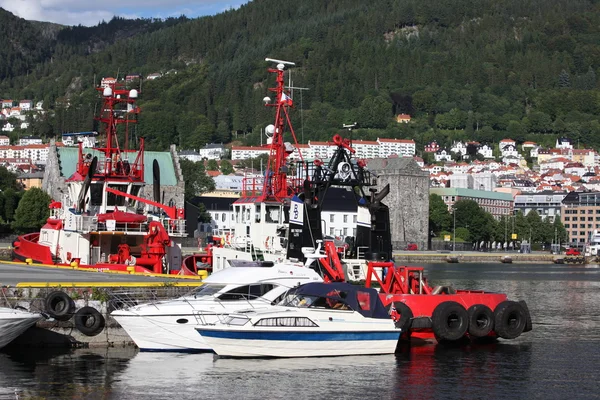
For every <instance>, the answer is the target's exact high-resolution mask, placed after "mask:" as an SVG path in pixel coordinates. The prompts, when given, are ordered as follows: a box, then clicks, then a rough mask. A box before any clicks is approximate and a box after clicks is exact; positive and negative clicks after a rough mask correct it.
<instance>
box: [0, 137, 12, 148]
mask: <svg viewBox="0 0 600 400" xmlns="http://www.w3.org/2000/svg"><path fill="white" fill-rule="evenodd" d="M9 145H10V139H9V137H8V136H0V146H9Z"/></svg>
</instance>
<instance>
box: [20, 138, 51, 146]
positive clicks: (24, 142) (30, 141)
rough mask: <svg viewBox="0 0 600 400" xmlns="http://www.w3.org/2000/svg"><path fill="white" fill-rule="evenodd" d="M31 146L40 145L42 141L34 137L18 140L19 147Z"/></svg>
mask: <svg viewBox="0 0 600 400" xmlns="http://www.w3.org/2000/svg"><path fill="white" fill-rule="evenodd" d="M32 144H42V139H40V138H39V137H36V136H23V137H22V138H20V139H19V146H29V145H32ZM46 147H47V146H46Z"/></svg>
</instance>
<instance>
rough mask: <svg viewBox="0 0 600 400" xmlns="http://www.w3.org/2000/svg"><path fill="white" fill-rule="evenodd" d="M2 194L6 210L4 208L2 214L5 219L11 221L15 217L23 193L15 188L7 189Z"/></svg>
mask: <svg viewBox="0 0 600 400" xmlns="http://www.w3.org/2000/svg"><path fill="white" fill-rule="evenodd" d="M2 194H3V197H4V210H2V211H3V215H2V216H3V217H4V221H6V222H11V221H12V220H13V219H14V217H15V210H16V209H17V206H18V205H19V200H20V198H21V194H20V192H17V191H15V190H14V189H7V190H5V191H4V192H3V193H2Z"/></svg>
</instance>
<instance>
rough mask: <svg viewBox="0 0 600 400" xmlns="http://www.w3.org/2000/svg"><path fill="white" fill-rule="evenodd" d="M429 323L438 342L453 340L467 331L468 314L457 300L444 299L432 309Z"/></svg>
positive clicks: (459, 337)
mask: <svg viewBox="0 0 600 400" xmlns="http://www.w3.org/2000/svg"><path fill="white" fill-rule="evenodd" d="M431 323H432V325H433V333H434V335H435V338H436V340H437V341H438V342H454V341H457V340H459V339H461V338H462V337H463V336H464V335H465V333H467V329H468V327H469V314H468V313H467V310H465V308H464V307H463V306H462V305H460V304H458V303H457V302H455V301H444V302H442V303H440V304H438V305H437V307H436V308H435V309H434V310H433V314H432V315H431Z"/></svg>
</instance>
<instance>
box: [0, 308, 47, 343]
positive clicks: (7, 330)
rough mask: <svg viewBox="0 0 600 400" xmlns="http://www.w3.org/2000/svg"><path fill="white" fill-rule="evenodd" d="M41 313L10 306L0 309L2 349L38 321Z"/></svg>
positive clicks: (0, 341)
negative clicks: (14, 308)
mask: <svg viewBox="0 0 600 400" xmlns="http://www.w3.org/2000/svg"><path fill="white" fill-rule="evenodd" d="M41 318H42V316H41V315H40V314H34V313H29V312H26V311H20V310H13V309H10V308H1V309H0V349H1V348H3V347H4V346H6V345H7V344H9V343H10V342H12V341H13V340H15V339H16V338H17V337H19V336H20V335H21V334H22V333H23V332H25V331H26V330H27V329H29V328H30V327H32V326H33V325H35V324H36V322H38V321H39V320H40V319H41Z"/></svg>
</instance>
